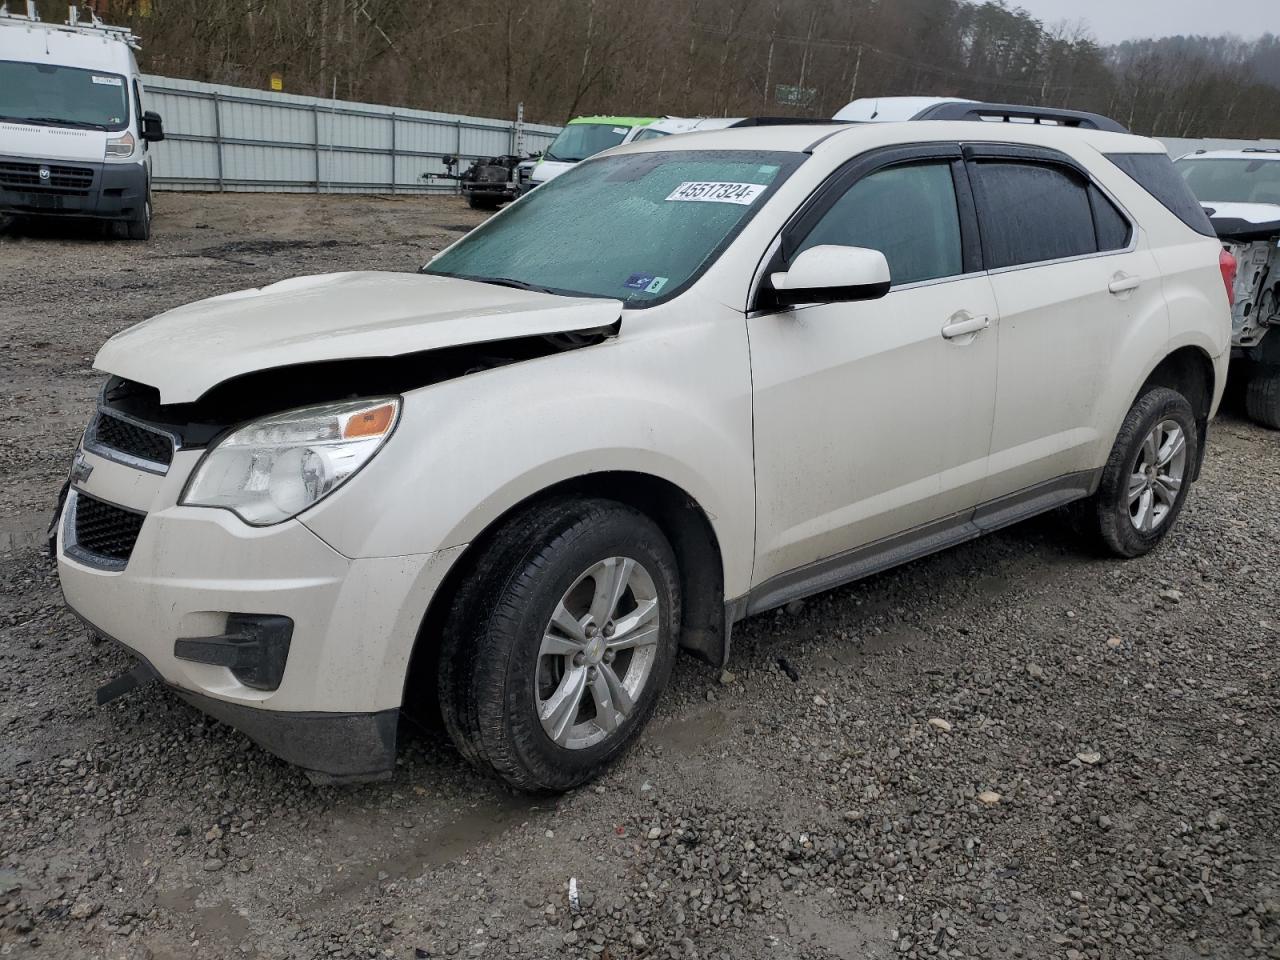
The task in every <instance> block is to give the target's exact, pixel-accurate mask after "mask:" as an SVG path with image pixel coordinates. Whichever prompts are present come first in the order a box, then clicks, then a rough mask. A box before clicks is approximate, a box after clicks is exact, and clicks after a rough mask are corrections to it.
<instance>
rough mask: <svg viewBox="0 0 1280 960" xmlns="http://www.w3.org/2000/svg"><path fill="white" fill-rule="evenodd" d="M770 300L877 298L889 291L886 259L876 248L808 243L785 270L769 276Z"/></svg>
mask: <svg viewBox="0 0 1280 960" xmlns="http://www.w3.org/2000/svg"><path fill="white" fill-rule="evenodd" d="M769 280H770V282H771V283H772V284H773V297H774V302H775V303H777V304H778V305H779V306H783V307H794V306H797V305H798V304H802V303H833V302H837V301H851V300H878V299H880V298H881V297H883V296H884V295H885V294H886V293H888V292H889V287H890V286H891V285H892V278H891V277H890V275H889V261H888V260H886V259H885V258H884V254H883V253H881V252H880V251H879V250H870V249H868V248H867V247H841V246H836V245H834V244H823V245H822V246H817V247H810V248H809V249H808V250H805V251H803V252H802V253H801V254H800V255H799V256H798V257H796V258H795V261H794V262H792V264H791V269H790V270H788V271H786V273H775V274H772V275H771V276H770V278H769Z"/></svg>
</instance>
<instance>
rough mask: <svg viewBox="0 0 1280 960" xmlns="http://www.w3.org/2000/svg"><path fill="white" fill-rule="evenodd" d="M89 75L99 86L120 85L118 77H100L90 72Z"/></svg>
mask: <svg viewBox="0 0 1280 960" xmlns="http://www.w3.org/2000/svg"><path fill="white" fill-rule="evenodd" d="M91 76H92V77H93V82H94V83H96V84H99V85H101V86H104V87H118V86H120V78H119V77H100V76H98V75H97V74H91Z"/></svg>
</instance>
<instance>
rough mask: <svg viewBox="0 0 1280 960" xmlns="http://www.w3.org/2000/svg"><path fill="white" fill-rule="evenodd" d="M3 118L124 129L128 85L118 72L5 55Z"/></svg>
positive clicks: (0, 71)
mask: <svg viewBox="0 0 1280 960" xmlns="http://www.w3.org/2000/svg"><path fill="white" fill-rule="evenodd" d="M0 120H9V121H13V120H16V121H18V122H19V123H40V124H49V125H52V126H66V127H89V128H93V129H98V130H123V129H125V127H126V126H128V122H129V98H128V87H127V85H126V84H125V80H124V77H121V76H119V75H118V74H114V73H99V72H97V71H94V70H81V69H80V68H78V67H58V66H53V65H52V64H46V63H21V62H17V61H13V60H0Z"/></svg>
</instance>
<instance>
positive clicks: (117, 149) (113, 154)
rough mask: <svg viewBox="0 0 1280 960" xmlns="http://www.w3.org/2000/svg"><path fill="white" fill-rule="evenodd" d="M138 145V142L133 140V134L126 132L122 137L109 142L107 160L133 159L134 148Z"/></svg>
mask: <svg viewBox="0 0 1280 960" xmlns="http://www.w3.org/2000/svg"><path fill="white" fill-rule="evenodd" d="M136 145H137V141H136V140H135V139H134V138H133V134H132V133H130V132H129V131H128V130H126V131H125V132H124V133H123V134H122V135H120V136H118V137H112V138H111V139H110V140H108V141H107V159H109V160H123V159H125V158H126V157H132V156H133V148H134V147H135V146H136Z"/></svg>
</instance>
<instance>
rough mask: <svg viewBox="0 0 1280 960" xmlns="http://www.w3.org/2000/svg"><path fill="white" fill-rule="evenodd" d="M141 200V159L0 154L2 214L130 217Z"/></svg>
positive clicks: (143, 173)
mask: <svg viewBox="0 0 1280 960" xmlns="http://www.w3.org/2000/svg"><path fill="white" fill-rule="evenodd" d="M46 173H47V176H46V175H45V174H46ZM146 198H147V169H146V167H145V166H144V165H143V164H141V163H132V162H130V163H83V162H80V161H72V160H41V159H39V158H33V157H13V156H4V155H0V211H4V212H6V213H17V214H23V215H35V216H67V217H94V218H99V219H104V220H130V219H133V218H135V217H136V216H137V215H138V213H139V212H140V211H141V209H142V206H143V204H144V203H145V202H146Z"/></svg>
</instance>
